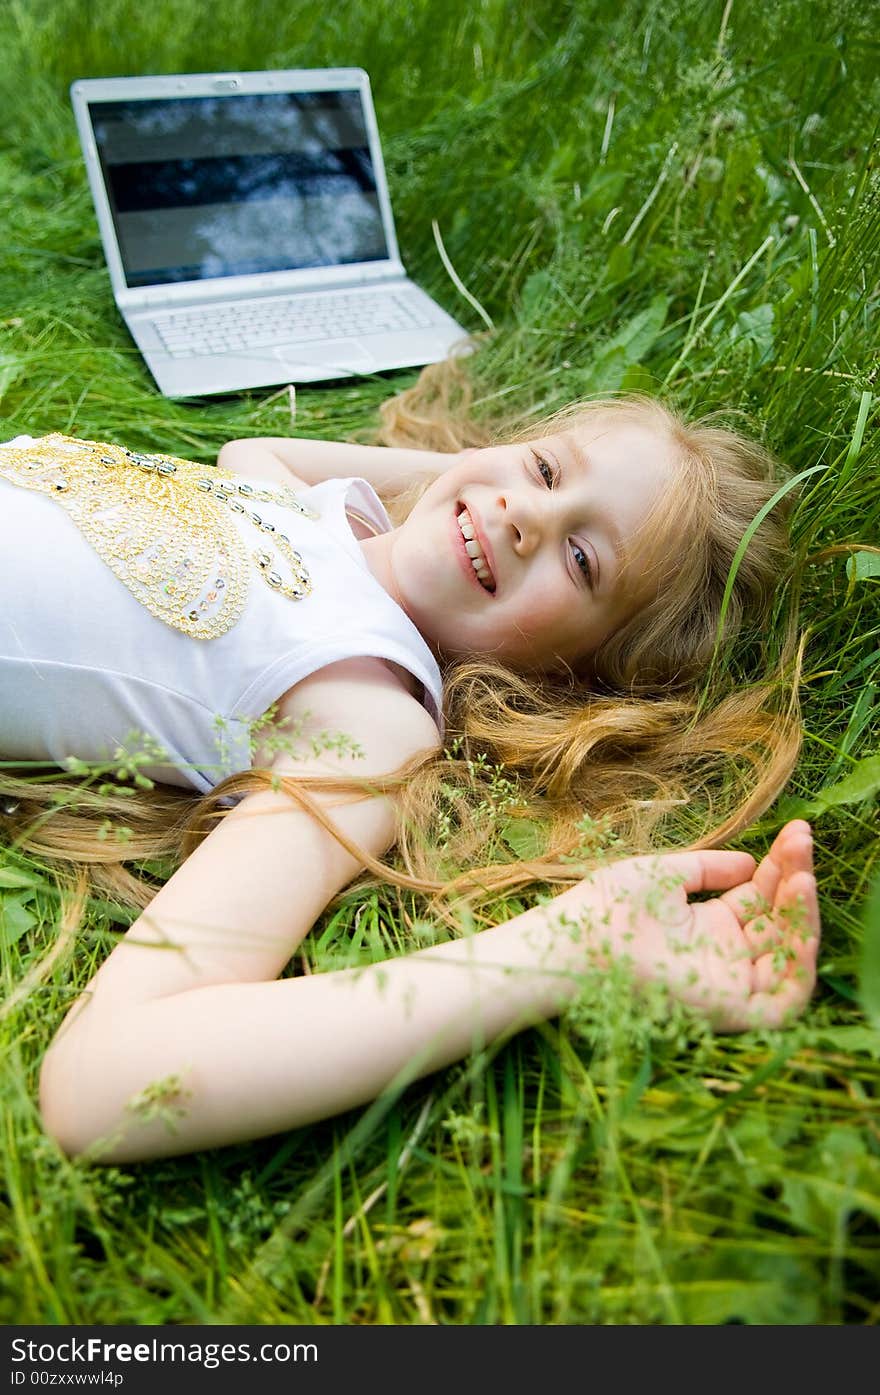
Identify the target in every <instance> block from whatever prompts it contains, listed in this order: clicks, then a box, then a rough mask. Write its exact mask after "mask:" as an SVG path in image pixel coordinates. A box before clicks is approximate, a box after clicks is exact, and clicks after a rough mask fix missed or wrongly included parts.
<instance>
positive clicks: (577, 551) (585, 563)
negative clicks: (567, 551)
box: [571, 543, 593, 586]
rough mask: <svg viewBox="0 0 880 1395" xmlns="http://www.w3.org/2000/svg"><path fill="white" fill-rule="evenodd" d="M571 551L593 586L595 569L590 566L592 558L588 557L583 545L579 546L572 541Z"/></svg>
mask: <svg viewBox="0 0 880 1395" xmlns="http://www.w3.org/2000/svg"><path fill="white" fill-rule="evenodd" d="M571 551H572V555H573V557H574V560H575V562H576V563H577V565H578V566H579V567H580V569H581V571H582V572H583V574H584V576H585V577H586V579H587V581H588V582H589V584H590V586H592V584H593V569H592V567H591V566H590V559H589V557H588V556H587V554H586V553H585V552H584V549H583V548H582V547H579V546H578V544H577V543H572V545H571Z"/></svg>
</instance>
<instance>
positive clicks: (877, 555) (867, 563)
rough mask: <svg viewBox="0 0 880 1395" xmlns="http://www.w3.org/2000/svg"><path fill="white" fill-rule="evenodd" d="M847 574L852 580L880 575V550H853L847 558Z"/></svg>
mask: <svg viewBox="0 0 880 1395" xmlns="http://www.w3.org/2000/svg"><path fill="white" fill-rule="evenodd" d="M846 574H847V576H848V577H849V579H850V581H862V580H864V578H865V577H868V576H880V552H853V553H852V555H851V556H849V557H848V558H847V559H846Z"/></svg>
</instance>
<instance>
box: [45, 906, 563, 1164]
mask: <svg viewBox="0 0 880 1395" xmlns="http://www.w3.org/2000/svg"><path fill="white" fill-rule="evenodd" d="M567 895H568V893H564V895H563V896H562V897H557V898H556V900H555V901H554V902H553V903H552V905H549V906H546V907H535V908H532V909H531V910H528V911H526V912H524V913H523V914H522V915H519V916H516V917H515V918H514V919H512V920H510V921H508V922H506V923H505V924H503V925H501V926H498V927H496V928H494V929H491V930H486V931H481V932H479V933H477V934H475V935H472V936H470V937H469V938H467V939H464V940H456V941H452V942H449V943H446V944H443V945H439V946H437V947H435V948H431V949H425V950H420V951H417V952H415V953H412V954H409V955H406V956H403V957H401V958H398V959H392V960H387V961H384V962H382V963H380V964H375V965H372V966H369V967H367V968H364V969H358V970H337V971H334V972H331V973H326V974H316V975H313V976H307V977H302V978H297V979H280V980H275V981H272V982H268V983H266V982H264V983H243V984H217V985H212V986H210V987H206V988H198V989H193V990H190V991H187V992H183V993H178V994H175V995H173V996H171V997H167V998H160V999H157V1000H152V1001H150V1002H146V1003H140V1004H136V1005H133V1006H132V1005H129V1006H128V1007H127V1009H126V1010H125V1011H124V1012H120V1013H119V1015H118V1017H117V1016H116V1015H115V1014H110V1015H108V1014H107V1012H106V1011H105V1012H104V1013H103V1015H102V1018H101V1019H100V1020H96V1021H95V1023H94V1024H93V1026H92V1028H91V1030H89V1031H86V1032H84V1033H83V1034H82V1039H81V1043H80V1046H79V1049H78V1051H77V1052H76V1053H72V1054H71V1055H70V1056H69V1057H68V1062H67V1066H66V1069H67V1070H68V1071H69V1072H70V1073H71V1080H70V1091H71V1092H70V1094H69V1096H68V1098H69V1101H70V1115H69V1121H70V1122H69V1128H67V1129H65V1130H63V1136H60V1137H59V1141H60V1142H61V1143H62V1146H64V1147H65V1148H66V1149H67V1150H68V1151H70V1152H76V1153H80V1152H83V1151H85V1150H87V1149H88V1150H90V1151H91V1150H92V1149H93V1151H94V1155H95V1156H96V1157H98V1158H99V1159H101V1160H103V1161H108V1162H118V1161H131V1160H135V1159H142V1158H148V1157H158V1156H163V1155H169V1154H175V1153H183V1152H188V1151H191V1150H194V1149H199V1148H208V1147H216V1146H218V1145H221V1144H226V1143H233V1142H238V1141H241V1140H244V1139H249V1138H258V1137H262V1136H265V1135H267V1134H272V1133H276V1132H279V1131H281V1130H285V1129H290V1128H295V1127H298V1126H300V1125H303V1124H308V1123H311V1122H313V1121H315V1120H318V1119H323V1118H327V1117H329V1116H331V1115H333V1114H337V1113H339V1112H340V1111H342V1110H346V1109H349V1108H352V1107H354V1106H357V1105H361V1104H364V1103H366V1102H368V1101H370V1100H372V1099H375V1098H376V1097H377V1096H378V1095H380V1094H381V1093H382V1092H383V1091H384V1090H385V1089H387V1088H389V1087H391V1086H393V1085H396V1084H400V1085H403V1084H405V1083H407V1082H409V1081H410V1080H413V1079H416V1078H418V1077H420V1076H423V1075H427V1074H429V1073H430V1072H432V1071H434V1070H437V1069H439V1068H441V1067H443V1066H446V1065H448V1064H450V1063H451V1062H453V1061H457V1060H460V1059H462V1058H463V1057H465V1056H467V1055H468V1054H469V1053H471V1052H472V1051H473V1050H475V1049H479V1048H480V1047H482V1046H484V1045H486V1044H487V1043H488V1042H491V1041H493V1040H495V1039H496V1038H498V1037H500V1036H504V1035H506V1034H509V1033H511V1032H514V1031H518V1030H520V1029H521V1028H523V1027H525V1026H527V1025H529V1024H530V1023H534V1022H536V1021H539V1020H543V1019H545V1018H547V1017H550V1016H553V1015H554V1014H555V1013H557V1012H558V1011H560V1010H561V1008H562V1007H563V1006H564V1004H565V1003H566V1002H567V1001H569V1000H570V998H571V997H572V996H573V995H574V994H575V993H576V992H577V990H578V985H579V979H580V974H581V971H582V970H583V968H584V966H585V964H586V956H585V954H584V948H583V945H582V944H579V941H578V937H577V935H576V934H574V933H573V930H572V928H571V926H570V925H569V926H567V925H566V923H565V921H564V920H563V922H562V923H561V924H560V912H564V910H565V907H564V906H563V905H561V904H560V903H562V902H563V901H564V900H565V896H567ZM53 1088H54V1089H55V1090H56V1091H57V1090H58V1089H59V1088H63V1083H62V1082H57V1081H56V1082H55V1084H54V1087H53ZM138 1100H140V1107H139V1106H138ZM150 1100H152V1104H151V1105H150V1104H148V1101H150ZM149 1108H152V1109H153V1117H152V1119H151V1118H149V1117H144V1110H145V1109H147V1110H148V1109H149ZM157 1114H158V1115H164V1117H156V1116H157ZM169 1119H170V1120H171V1121H172V1123H173V1126H174V1130H173V1131H172V1130H171V1129H170V1128H169V1125H168V1120H169ZM61 1132H62V1131H59V1134H60V1133H61ZM100 1140H105V1141H104V1142H103V1143H101V1142H100ZM96 1143H97V1146H95V1145H96Z"/></svg>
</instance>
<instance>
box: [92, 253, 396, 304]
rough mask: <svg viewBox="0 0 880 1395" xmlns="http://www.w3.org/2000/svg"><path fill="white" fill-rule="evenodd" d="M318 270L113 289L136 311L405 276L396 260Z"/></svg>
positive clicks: (331, 288)
mask: <svg viewBox="0 0 880 1395" xmlns="http://www.w3.org/2000/svg"><path fill="white" fill-rule="evenodd" d="M321 270H322V272H323V273H324V274H323V275H322V276H321V277H320V279H319V278H318V277H316V276H315V275H314V273H313V272H307V273H305V274H302V273H299V272H292V273H287V274H284V275H280V276H271V275H270V276H260V277H247V278H244V277H242V278H239V277H233V278H226V277H217V278H216V279H212V280H208V281H172V282H169V284H168V285H167V286H148V287H143V288H135V289H131V288H126V289H125V290H121V291H118V292H117V293H116V304H117V305H118V306H119V308H120V310H124V311H127V312H128V313H133V312H135V313H136V312H138V311H142V310H158V309H163V308H164V309H168V308H169V307H171V306H174V305H193V304H197V305H210V304H211V302H212V301H218V300H221V301H228V300H257V299H259V298H260V297H261V296H278V295H299V294H304V293H308V292H314V291H335V290H350V289H351V288H352V287H359V286H375V285H380V284H381V283H382V282H384V281H401V280H404V279H405V278H406V272H405V271H404V269H403V264H402V263H401V262H399V261H396V260H395V261H387V262H380V263H376V264H374V265H372V266H360V267H335V268H333V270H332V271H331V272H330V273H329V274H328V269H327V268H322V269H321Z"/></svg>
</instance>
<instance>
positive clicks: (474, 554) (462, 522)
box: [455, 504, 495, 595]
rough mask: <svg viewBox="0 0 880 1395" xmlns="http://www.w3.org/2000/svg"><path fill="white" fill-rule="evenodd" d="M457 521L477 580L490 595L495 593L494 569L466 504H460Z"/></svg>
mask: <svg viewBox="0 0 880 1395" xmlns="http://www.w3.org/2000/svg"><path fill="white" fill-rule="evenodd" d="M455 521H456V523H457V524H458V529H459V532H460V533H461V537H462V542H463V544H464V550H465V553H466V555H467V558H468V561H469V562H470V565H471V567H472V568H473V572H474V576H475V577H476V579H477V581H478V582H479V584H480V585H481V586H482V588H483V590H484V591H488V592H489V594H490V595H494V593H495V578H494V576H493V575H492V569H491V567H490V566H489V563H488V562H487V560H486V554H485V552H484V551H483V548H482V545H481V543H480V540H479V538H478V537H477V530H476V528H475V527H474V521H473V519H472V518H471V516H470V513H469V512H468V510H467V507H466V506H465V505H464V504H459V505H458V507H457V513H456V520H455Z"/></svg>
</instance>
